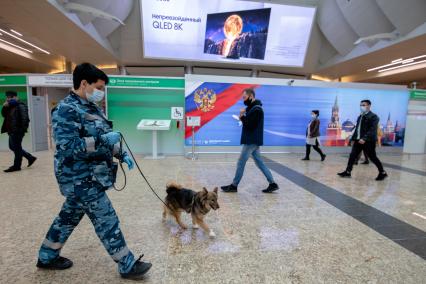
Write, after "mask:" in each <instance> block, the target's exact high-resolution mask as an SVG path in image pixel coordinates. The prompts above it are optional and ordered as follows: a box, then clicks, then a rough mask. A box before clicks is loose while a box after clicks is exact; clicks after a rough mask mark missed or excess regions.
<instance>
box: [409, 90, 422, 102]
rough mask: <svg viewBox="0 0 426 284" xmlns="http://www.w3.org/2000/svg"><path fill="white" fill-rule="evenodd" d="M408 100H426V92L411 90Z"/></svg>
mask: <svg viewBox="0 0 426 284" xmlns="http://www.w3.org/2000/svg"><path fill="white" fill-rule="evenodd" d="M410 99H412V100H426V90H411V91H410Z"/></svg>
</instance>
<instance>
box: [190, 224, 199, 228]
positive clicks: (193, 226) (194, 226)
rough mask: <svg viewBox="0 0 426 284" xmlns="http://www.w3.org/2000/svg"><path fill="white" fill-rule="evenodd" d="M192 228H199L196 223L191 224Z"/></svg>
mask: <svg viewBox="0 0 426 284" xmlns="http://www.w3.org/2000/svg"><path fill="white" fill-rule="evenodd" d="M192 228H193V229H199V228H200V226H198V225H197V224H193V225H192Z"/></svg>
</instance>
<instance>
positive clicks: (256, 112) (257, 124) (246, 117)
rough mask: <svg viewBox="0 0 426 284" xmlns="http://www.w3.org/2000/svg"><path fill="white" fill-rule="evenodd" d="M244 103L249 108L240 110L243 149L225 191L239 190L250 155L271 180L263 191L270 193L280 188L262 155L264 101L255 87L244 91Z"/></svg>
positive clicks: (223, 187) (223, 188)
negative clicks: (255, 90)
mask: <svg viewBox="0 0 426 284" xmlns="http://www.w3.org/2000/svg"><path fill="white" fill-rule="evenodd" d="M243 100H244V104H245V105H246V106H247V108H245V109H244V108H243V109H241V111H240V120H241V122H242V123H243V131H242V133H241V144H242V145H243V149H242V151H241V154H240V158H239V159H238V163H237V171H236V173H235V177H234V180H233V182H232V183H231V184H230V185H227V186H222V190H223V191H224V192H237V187H238V184H239V183H240V181H241V178H242V177H243V174H244V168H245V165H246V162H247V160H248V158H249V157H250V155H251V156H252V157H253V160H254V162H255V164H256V166H257V167H258V168H259V169H260V170H261V171H262V173H263V174H264V175H265V177H266V179H267V180H268V182H269V186H268V188H266V189H264V190H263V192H265V193H270V192H273V191H275V190H277V189H278V185H277V184H276V183H275V181H274V178H273V177H272V174H271V171H270V170H269V169H268V168H267V167H266V165H265V164H264V163H263V161H262V157H261V155H260V151H259V146H261V145H263V121H264V114H263V109H262V103H261V102H260V100H256V99H255V93H254V90H253V89H246V90H244V92H243Z"/></svg>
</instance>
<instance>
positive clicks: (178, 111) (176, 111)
mask: <svg viewBox="0 0 426 284" xmlns="http://www.w3.org/2000/svg"><path fill="white" fill-rule="evenodd" d="M171 112H172V115H171V116H172V119H183V107H172V108H171Z"/></svg>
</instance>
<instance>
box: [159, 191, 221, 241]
mask: <svg viewBox="0 0 426 284" xmlns="http://www.w3.org/2000/svg"><path fill="white" fill-rule="evenodd" d="M166 188H167V189H166V191H167V196H166V204H167V206H164V211H163V220H165V219H166V217H167V214H169V215H172V216H173V217H175V219H176V222H177V223H178V224H179V226H181V227H182V229H187V228H188V227H187V226H186V225H185V224H183V223H182V220H181V219H180V215H181V213H182V211H185V212H186V213H191V216H192V224H193V228H195V229H198V225H199V226H200V227H201V228H203V229H204V231H205V232H206V233H208V234H209V236H210V237H215V236H216V234H215V233H214V232H213V231H212V230H210V228H209V226H207V224H206V223H205V222H204V216H205V215H206V214H207V213H209V211H210V210H211V209H213V210H217V209H219V203H218V202H217V194H218V192H217V187H216V188H215V189H214V190H213V191H208V190H207V189H206V188H205V187H203V190H202V191H199V192H195V191H193V190H191V189H187V188H183V187H182V186H181V185H179V184H176V183H168V184H167V186H166Z"/></svg>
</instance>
